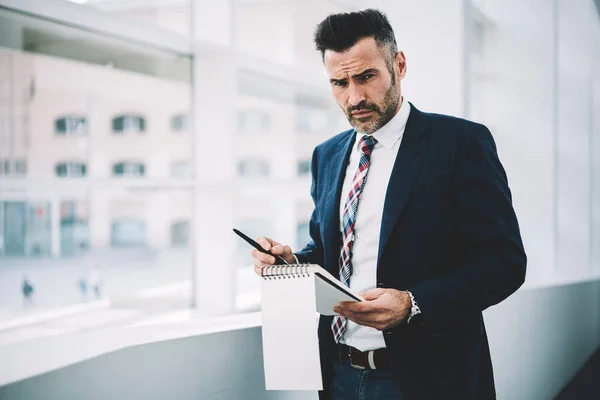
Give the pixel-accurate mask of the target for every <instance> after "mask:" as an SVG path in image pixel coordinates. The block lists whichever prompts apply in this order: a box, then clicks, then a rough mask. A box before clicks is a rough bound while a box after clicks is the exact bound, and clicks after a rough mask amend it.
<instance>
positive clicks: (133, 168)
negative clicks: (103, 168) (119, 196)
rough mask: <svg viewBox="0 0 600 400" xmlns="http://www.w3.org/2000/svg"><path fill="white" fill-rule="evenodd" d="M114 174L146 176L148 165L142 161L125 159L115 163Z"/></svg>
mask: <svg viewBox="0 0 600 400" xmlns="http://www.w3.org/2000/svg"><path fill="white" fill-rule="evenodd" d="M112 170H113V175H114V176H128V177H132V176H146V167H145V166H144V164H142V163H137V162H131V161H125V162H120V163H116V164H114V165H113V168H112Z"/></svg>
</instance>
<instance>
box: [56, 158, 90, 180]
mask: <svg viewBox="0 0 600 400" xmlns="http://www.w3.org/2000/svg"><path fill="white" fill-rule="evenodd" d="M86 175H87V166H86V165H85V164H84V163H81V162H76V161H67V162H61V163H58V164H56V176H60V177H70V178H80V177H84V176H86Z"/></svg>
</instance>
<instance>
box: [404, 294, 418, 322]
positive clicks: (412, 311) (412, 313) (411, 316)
mask: <svg viewBox="0 0 600 400" xmlns="http://www.w3.org/2000/svg"><path fill="white" fill-rule="evenodd" d="M406 293H407V294H408V296H409V297H410V303H411V307H410V314H409V315H408V319H407V320H406V322H407V323H408V324H410V322H411V320H413V319H415V317H416V316H417V315H419V314H421V309H420V308H419V305H418V304H417V302H416V301H415V297H414V296H413V294H412V293H411V292H409V291H408V290H407V291H406ZM417 319H420V318H416V319H415V320H417Z"/></svg>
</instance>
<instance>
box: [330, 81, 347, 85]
mask: <svg viewBox="0 0 600 400" xmlns="http://www.w3.org/2000/svg"><path fill="white" fill-rule="evenodd" d="M333 85H334V86H346V82H344V81H337V82H334V83H333Z"/></svg>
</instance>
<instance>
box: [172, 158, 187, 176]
mask: <svg viewBox="0 0 600 400" xmlns="http://www.w3.org/2000/svg"><path fill="white" fill-rule="evenodd" d="M191 176H192V168H191V165H190V163H189V161H175V162H172V163H171V177H172V178H189V177H191Z"/></svg>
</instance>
